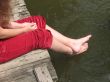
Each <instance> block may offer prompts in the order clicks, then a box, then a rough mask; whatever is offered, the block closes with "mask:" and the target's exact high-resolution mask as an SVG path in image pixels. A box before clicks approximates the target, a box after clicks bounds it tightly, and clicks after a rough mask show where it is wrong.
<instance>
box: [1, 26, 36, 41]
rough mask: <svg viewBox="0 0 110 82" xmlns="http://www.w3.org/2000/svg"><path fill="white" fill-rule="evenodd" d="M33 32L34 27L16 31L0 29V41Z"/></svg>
mask: <svg viewBox="0 0 110 82" xmlns="http://www.w3.org/2000/svg"><path fill="white" fill-rule="evenodd" d="M32 30H35V26H33V27H27V28H18V29H4V28H2V27H0V39H5V38H10V37H14V36H17V35H19V34H22V33H25V32H28V31H32Z"/></svg>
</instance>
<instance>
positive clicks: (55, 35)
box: [0, 0, 91, 63]
mask: <svg viewBox="0 0 110 82" xmlns="http://www.w3.org/2000/svg"><path fill="white" fill-rule="evenodd" d="M9 3H10V0H0V63H3V62H7V61H9V60H12V59H14V58H17V57H19V56H21V55H23V54H25V53H28V52H30V51H32V50H35V49H51V50H54V51H56V52H62V53H66V54H70V55H73V54H76V55H77V54H80V53H83V52H85V51H86V50H87V49H88V43H87V42H88V40H89V39H90V37H91V35H88V36H86V37H83V38H80V39H72V38H68V37H66V36H64V35H62V34H61V33H59V32H57V31H56V30H54V29H52V28H51V27H50V26H48V25H46V21H45V19H44V18H43V17H42V16H30V17H27V18H24V19H21V20H17V21H15V22H13V21H10V5H9Z"/></svg>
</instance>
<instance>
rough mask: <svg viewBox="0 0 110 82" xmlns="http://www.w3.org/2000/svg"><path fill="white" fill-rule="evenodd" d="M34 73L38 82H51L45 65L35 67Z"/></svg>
mask: <svg viewBox="0 0 110 82" xmlns="http://www.w3.org/2000/svg"><path fill="white" fill-rule="evenodd" d="M34 72H35V75H36V77H37V80H38V82H53V80H52V78H51V75H50V73H49V71H48V68H47V66H46V65H43V66H40V67H36V68H35V70H34Z"/></svg>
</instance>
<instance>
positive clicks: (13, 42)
mask: <svg viewBox="0 0 110 82" xmlns="http://www.w3.org/2000/svg"><path fill="white" fill-rule="evenodd" d="M16 22H18V23H23V22H30V23H31V22H35V23H36V24H37V27H38V28H37V29H36V30H34V31H30V32H27V33H24V34H20V35H17V36H16V37H13V38H9V39H3V40H0V63H3V62H7V61H9V60H12V59H14V58H17V57H19V56H21V55H23V54H26V53H28V52H29V51H32V50H35V49H47V48H50V47H51V44H52V34H51V32H50V31H49V30H46V29H45V26H46V21H45V19H44V18H43V17H41V16H31V17H28V18H25V19H22V20H17V21H16Z"/></svg>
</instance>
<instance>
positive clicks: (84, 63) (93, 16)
mask: <svg viewBox="0 0 110 82" xmlns="http://www.w3.org/2000/svg"><path fill="white" fill-rule="evenodd" d="M25 1H26V3H27V7H28V9H29V11H30V12H31V14H32V15H43V16H45V17H46V19H47V24H48V25H50V26H52V27H53V28H54V29H56V30H58V31H59V32H61V33H62V34H64V35H66V36H69V37H72V38H80V37H83V36H85V35H87V34H90V33H91V34H92V35H93V37H92V39H91V40H90V42H89V43H90V44H89V50H88V51H87V52H86V53H83V54H81V55H80V56H73V57H69V56H67V55H65V54H60V53H55V52H52V51H50V54H51V57H52V62H53V65H54V67H55V69H56V71H57V74H58V77H59V81H58V82H110V0H25Z"/></svg>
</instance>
